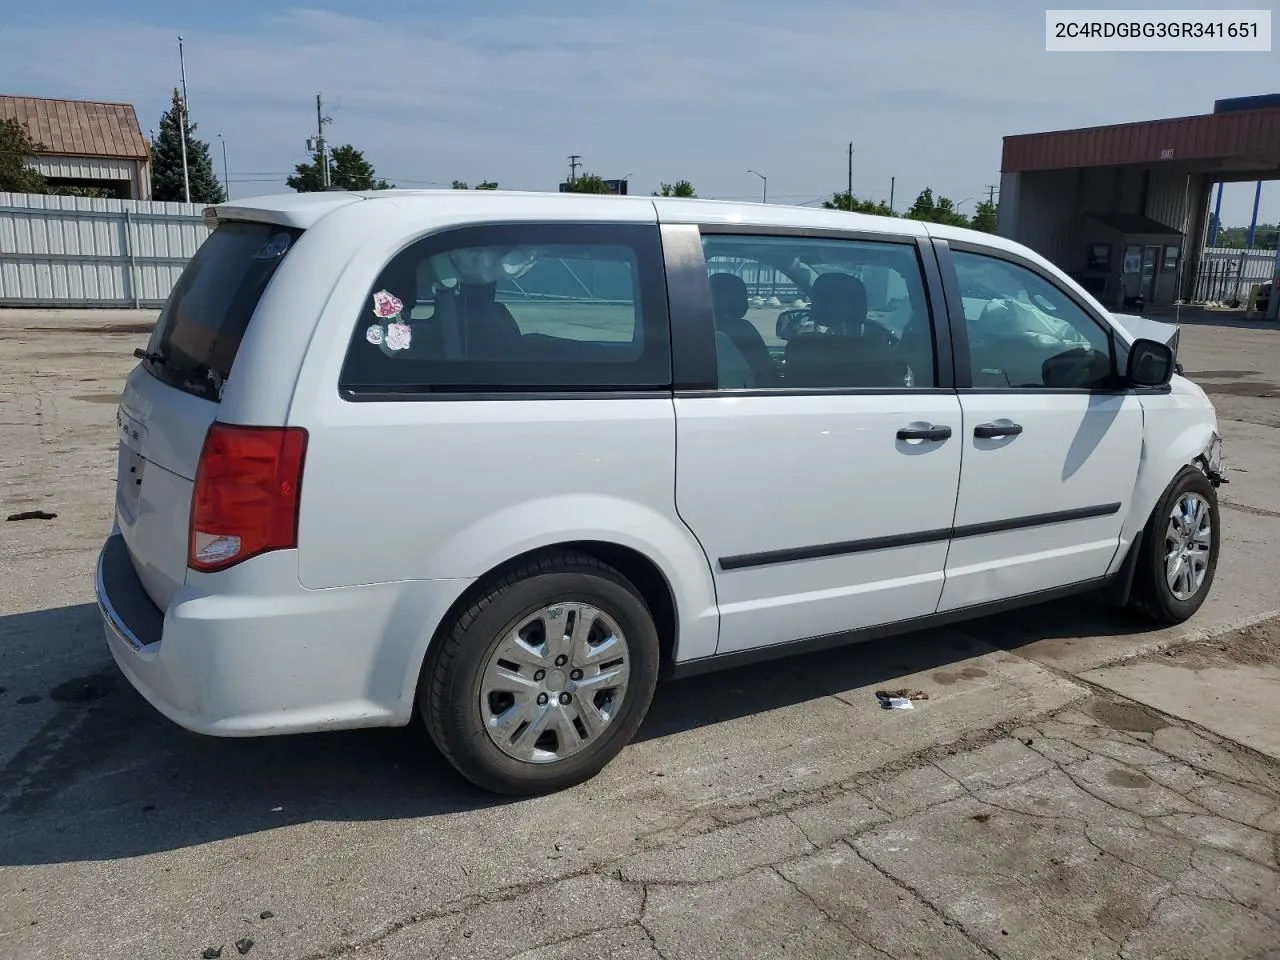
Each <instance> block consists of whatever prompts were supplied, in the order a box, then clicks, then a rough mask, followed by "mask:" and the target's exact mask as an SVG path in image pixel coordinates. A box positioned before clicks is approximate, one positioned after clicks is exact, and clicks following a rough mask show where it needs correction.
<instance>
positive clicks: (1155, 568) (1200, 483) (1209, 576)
mask: <svg viewBox="0 0 1280 960" xmlns="http://www.w3.org/2000/svg"><path fill="white" fill-rule="evenodd" d="M1221 536H1222V533H1221V526H1220V524H1219V521H1218V493H1217V490H1215V489H1214V486H1213V484H1212V483H1210V482H1209V478H1208V477H1206V476H1205V475H1204V473H1203V472H1201V471H1200V470H1199V469H1198V468H1196V467H1190V466H1189V467H1185V468H1183V470H1182V471H1181V472H1180V473H1179V474H1178V475H1177V476H1176V477H1174V478H1173V482H1172V483H1171V484H1169V487H1168V489H1166V490H1165V492H1164V494H1163V495H1162V496H1161V497H1160V501H1159V502H1158V503H1157V504H1156V507H1155V509H1154V510H1153V511H1152V512H1151V517H1150V519H1148V521H1147V526H1146V530H1145V531H1144V532H1143V536H1142V545H1141V552H1140V553H1139V555H1138V565H1137V568H1136V570H1135V571H1134V581H1133V598H1134V603H1135V605H1136V606H1138V607H1139V608H1140V609H1142V610H1143V611H1144V612H1145V613H1146V614H1147V615H1148V616H1149V617H1151V618H1152V619H1153V620H1155V621H1156V622H1157V623H1159V624H1161V625H1162V626H1170V625H1172V624H1177V623H1182V622H1183V621H1185V620H1187V619H1189V618H1190V617H1191V616H1192V615H1193V614H1194V613H1195V612H1196V611H1197V610H1199V609H1200V605H1201V604H1203V603H1204V601H1205V598H1206V597H1207V596H1208V595H1209V589H1210V587H1212V585H1213V577H1214V573H1215V571H1216V570H1217V567H1218V546H1219V543H1220V541H1221Z"/></svg>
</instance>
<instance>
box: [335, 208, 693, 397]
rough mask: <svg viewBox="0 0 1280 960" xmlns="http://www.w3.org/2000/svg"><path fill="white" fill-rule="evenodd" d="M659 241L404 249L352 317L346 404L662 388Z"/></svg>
mask: <svg viewBox="0 0 1280 960" xmlns="http://www.w3.org/2000/svg"><path fill="white" fill-rule="evenodd" d="M661 257H662V254H661V246H660V243H659V239H658V233H657V230H656V228H654V227H651V226H638V225H629V224H619V225H596V224H519V225H495V226H487V227H466V228H462V229H458V230H454V231H450V232H448V233H444V234H437V235H433V236H428V237H425V238H423V239H421V240H418V241H416V242H415V243H412V244H410V245H409V246H408V247H407V248H406V249H405V250H403V251H402V252H401V253H399V254H397V255H396V257H395V258H394V259H392V261H391V262H390V263H388V264H387V266H386V267H385V268H384V269H383V270H382V272H381V273H380V274H379V276H378V278H377V279H376V280H375V281H374V283H373V285H372V286H371V287H370V289H369V293H368V295H367V297H366V298H365V300H364V301H363V302H362V304H361V306H360V312H359V313H358V315H357V316H356V317H355V324H354V328H353V330H352V334H351V342H350V344H349V346H348V350H347V357H346V361H345V363H344V364H343V368H342V374H341V377H340V380H339V389H340V390H341V391H342V392H343V393H344V394H349V395H350V394H361V393H386V392H400V393H405V392H408V393H431V392H441V391H445V392H457V391H465V390H482V391H502V390H593V389H594V390H610V389H644V388H663V387H669V386H670V383H671V349H670V330H669V328H668V323H667V309H666V289H665V280H664V274H663V268H662V259H661Z"/></svg>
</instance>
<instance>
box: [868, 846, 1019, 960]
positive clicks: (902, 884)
mask: <svg viewBox="0 0 1280 960" xmlns="http://www.w3.org/2000/svg"><path fill="white" fill-rule="evenodd" d="M848 847H849V849H850V850H852V851H853V853H854V856H856V857H857V858H858V859H859V860H861V861H863V862H864V863H865V864H866V865H867V866H869V867H870V868H871V869H872V870H874V871H875V872H876V873H878V874H880V875H881V876H882V877H884V878H885V879H886V880H888V881H889V882H890V883H892V884H893V885H894V886H895V887H897V888H898V889H899V890H902V891H903V892H904V893H906V894H908V895H909V896H911V897H912V898H913V899H914V900H915V901H916V902H917V903H919V904H920V905H921V906H923V907H924V908H925V909H926V910H928V911H929V912H930V913H932V914H933V915H934V916H936V917H937V918H938V919H939V920H941V921H942V922H943V924H944V925H945V926H948V927H952V928H953V929H954V930H956V932H957V933H959V934H960V936H962V937H964V939H965V940H967V941H968V942H969V944H970V945H971V946H973V947H974V948H975V949H977V950H981V951H982V952H983V953H984V954H986V955H987V956H988V957H991V958H993V960H1000V955H999V954H998V953H996V952H995V951H994V950H992V949H991V948H990V947H988V946H987V945H986V944H984V943H983V942H982V941H981V940H979V939H978V938H977V937H975V936H974V935H973V934H972V933H970V932H969V929H968V928H967V927H966V926H965V925H964V922H963V921H961V920H959V919H957V918H955V917H952V916H950V915H949V914H948V913H947V912H946V911H945V910H943V909H942V908H941V907H939V906H938V905H937V904H936V903H934V902H933V901H932V900H930V899H929V898H928V897H926V896H925V895H924V894H923V893H922V892H920V891H919V890H917V889H916V888H915V887H914V886H912V885H911V884H910V883H907V881H905V880H903V879H901V878H900V877H898V876H896V875H894V874H892V873H890V872H889V871H888V870H886V869H885V868H884V867H882V866H880V864H878V863H876V862H875V861H874V860H872V859H871V858H870V857H869V856H867V855H866V854H865V853H864V852H863V851H862V850H860V849H858V847H856V846H854V845H853V844H848Z"/></svg>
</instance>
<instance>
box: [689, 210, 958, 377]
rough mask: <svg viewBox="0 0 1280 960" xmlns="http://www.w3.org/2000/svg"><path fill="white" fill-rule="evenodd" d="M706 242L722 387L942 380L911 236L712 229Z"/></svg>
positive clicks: (703, 243) (718, 367) (705, 249)
mask: <svg viewBox="0 0 1280 960" xmlns="http://www.w3.org/2000/svg"><path fill="white" fill-rule="evenodd" d="M702 247H703V254H704V256H705V258H706V262H707V273H708V283H709V284H710V286H711V300H712V306H713V309H714V313H715V323H716V359H717V370H718V383H719V386H720V388H721V389H725V390H729V389H735V388H743V387H746V388H754V389H760V388H774V389H787V388H801V389H819V388H826V389H858V388H863V389H868V388H886V387H892V388H902V387H932V386H934V385H935V384H936V382H937V380H936V374H935V361H934V349H933V328H932V325H931V321H930V314H929V301H928V297H927V296H926V294H925V286H924V279H923V275H922V272H921V269H920V261H919V256H918V254H917V252H916V247H915V245H914V243H889V242H880V241H869V240H832V239H825V238H821V237H769V236H730V235H723V234H708V235H705V236H704V237H703V239H702Z"/></svg>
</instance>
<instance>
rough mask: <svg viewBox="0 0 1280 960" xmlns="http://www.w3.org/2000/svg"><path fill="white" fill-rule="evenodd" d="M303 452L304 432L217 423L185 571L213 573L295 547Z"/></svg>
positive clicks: (200, 474) (200, 471) (203, 456)
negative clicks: (259, 555) (250, 559)
mask: <svg viewBox="0 0 1280 960" xmlns="http://www.w3.org/2000/svg"><path fill="white" fill-rule="evenodd" d="M306 452H307V431H306V430H303V429H302V428H301V427H238V426H234V425H231V424H225V423H215V424H213V426H211V427H210V428H209V433H208V434H207V435H206V436H205V438H204V449H202V450H201V451H200V465H199V466H198V467H197V468H196V485H195V492H194V493H193V494H192V497H191V527H190V531H189V536H188V547H187V564H188V566H190V567H191V569H193V570H200V571H203V572H206V573H208V572H212V571H214V570H225V569H226V568H227V567H230V566H234V565H235V564H237V563H240V562H241V561H243V560H248V559H249V558H250V557H256V556H257V555H258V554H260V553H266V552H267V551H269V550H288V549H290V548H292V547H296V546H297V545H298V492H299V489H300V488H301V486H302V462H303V459H304V458H305V456H306Z"/></svg>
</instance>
